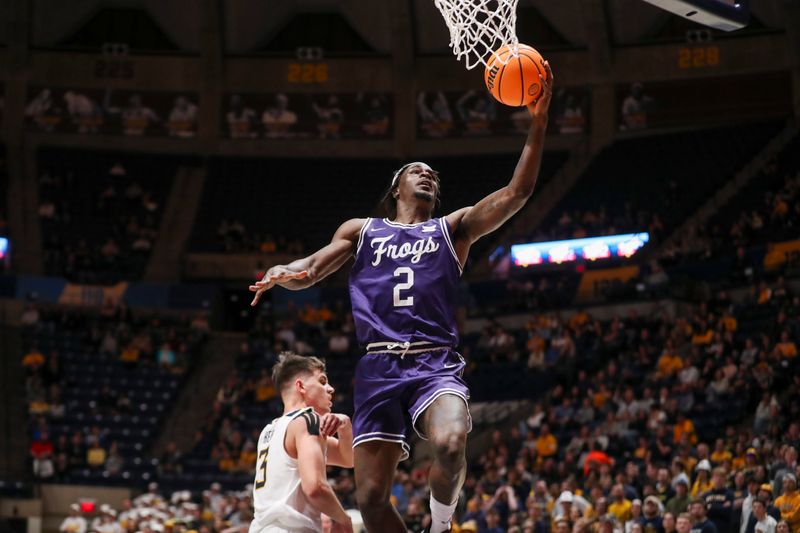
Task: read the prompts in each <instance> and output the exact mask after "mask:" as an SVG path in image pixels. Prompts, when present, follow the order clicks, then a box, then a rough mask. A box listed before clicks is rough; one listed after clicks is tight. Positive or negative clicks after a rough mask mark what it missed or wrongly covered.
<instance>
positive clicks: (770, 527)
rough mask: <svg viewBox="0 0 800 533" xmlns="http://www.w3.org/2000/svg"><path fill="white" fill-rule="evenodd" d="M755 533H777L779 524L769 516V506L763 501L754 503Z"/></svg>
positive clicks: (757, 500)
mask: <svg viewBox="0 0 800 533" xmlns="http://www.w3.org/2000/svg"><path fill="white" fill-rule="evenodd" d="M753 517H754V524H753V531H754V532H755V533H776V530H777V527H778V522H777V521H776V520H775V519H774V518H773V517H771V516H770V515H768V514H767V504H766V502H765V501H763V500H759V499H756V500H754V501H753Z"/></svg>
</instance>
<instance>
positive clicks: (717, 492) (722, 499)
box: [703, 456, 733, 532]
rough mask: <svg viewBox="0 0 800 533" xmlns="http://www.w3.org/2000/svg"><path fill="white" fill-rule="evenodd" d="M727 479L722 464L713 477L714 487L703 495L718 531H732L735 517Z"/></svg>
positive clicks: (709, 515) (709, 516)
mask: <svg viewBox="0 0 800 533" xmlns="http://www.w3.org/2000/svg"><path fill="white" fill-rule="evenodd" d="M712 457H713V456H712ZM726 480H727V472H726V471H725V468H724V467H721V466H718V467H717V468H715V469H714V474H713V476H712V479H711V482H712V488H711V490H709V491H708V492H706V493H705V495H704V496H703V498H704V500H705V503H706V509H707V510H708V518H709V520H711V521H712V522H713V523H714V527H716V528H717V531H718V532H728V531H730V530H731V521H732V518H733V493H732V492H731V490H730V489H728V488H727V487H726V486H725V485H726Z"/></svg>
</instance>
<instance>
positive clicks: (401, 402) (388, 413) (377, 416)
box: [353, 348, 472, 460]
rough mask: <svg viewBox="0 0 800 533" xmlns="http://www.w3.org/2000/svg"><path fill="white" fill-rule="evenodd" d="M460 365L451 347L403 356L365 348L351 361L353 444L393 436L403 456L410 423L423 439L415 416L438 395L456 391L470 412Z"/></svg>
mask: <svg viewBox="0 0 800 533" xmlns="http://www.w3.org/2000/svg"><path fill="white" fill-rule="evenodd" d="M415 351H416V350H415ZM465 366H466V363H465V362H464V359H463V358H462V357H461V355H460V354H459V353H458V352H456V351H455V350H453V349H451V348H435V349H432V350H430V351H424V352H422V353H408V354H406V355H404V356H401V355H400V354H397V353H375V352H368V353H367V354H366V355H364V356H363V357H362V358H361V360H359V362H358V364H357V365H356V379H355V391H354V392H355V394H354V396H355V398H354V403H355V414H354V415H353V446H358V445H359V444H361V443H363V442H369V441H373V440H380V441H386V442H397V443H399V444H400V445H401V446H402V447H403V457H402V458H401V460H405V459H407V458H408V455H409V451H410V447H409V445H408V442H407V440H408V437H409V436H410V435H411V429H412V428H413V429H414V431H416V432H417V435H419V436H420V437H421V438H422V439H426V436H425V434H424V431H423V429H422V428H421V427H420V426H419V425H418V424H417V419H418V418H419V417H420V415H421V414H422V413H423V412H424V411H425V409H427V408H428V406H430V405H431V404H432V403H433V402H434V401H435V400H436V399H437V398H439V397H440V396H443V395H445V394H453V395H455V396H458V397H459V398H461V399H462V400H464V403H465V404H467V408H468V411H467V412H469V404H468V400H469V389H468V388H467V384H466V383H465V382H464V380H463V379H462V378H461V375H462V374H463V372H464V367H465ZM469 429H470V430H471V429H472V419H470V428H469Z"/></svg>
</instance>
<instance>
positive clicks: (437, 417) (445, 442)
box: [420, 394, 470, 533]
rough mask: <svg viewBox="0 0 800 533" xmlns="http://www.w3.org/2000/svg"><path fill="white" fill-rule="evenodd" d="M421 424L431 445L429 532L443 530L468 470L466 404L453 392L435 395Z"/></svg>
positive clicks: (424, 413)
mask: <svg viewBox="0 0 800 533" xmlns="http://www.w3.org/2000/svg"><path fill="white" fill-rule="evenodd" d="M420 419H421V422H422V423H421V424H420V425H421V426H422V429H423V431H424V434H425V435H426V436H427V438H428V440H429V441H430V443H431V445H432V447H433V454H434V460H433V465H432V466H431V470H430V474H429V475H428V478H429V480H430V484H431V496H432V498H431V517H432V519H433V521H432V523H431V532H433V533H435V532H438V531H446V530H447V528H448V526H447V523H448V522H449V521H450V518H451V517H452V515H453V511H454V510H455V506H456V503H457V502H458V493H459V492H460V491H461V485H463V484H464V478H465V476H466V473H467V461H466V456H465V451H466V446H467V433H468V432H469V430H470V417H469V411H468V409H467V404H466V402H465V401H464V399H463V398H461V397H460V396H457V395H455V394H444V395H441V396H439V397H438V398H436V400H434V402H433V403H431V404H430V405H429V406H428V407H427V408H426V409H425V411H424V412H423V413H422V415H421V417H420Z"/></svg>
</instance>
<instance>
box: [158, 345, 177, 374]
mask: <svg viewBox="0 0 800 533" xmlns="http://www.w3.org/2000/svg"><path fill="white" fill-rule="evenodd" d="M177 362H178V360H177V357H176V355H175V350H173V349H172V346H170V344H169V343H168V342H165V343H164V344H162V345H161V347H160V348H159V349H158V364H159V366H160V367H161V368H163V369H164V370H168V371H174V370H176V369H177V365H176V364H177Z"/></svg>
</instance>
